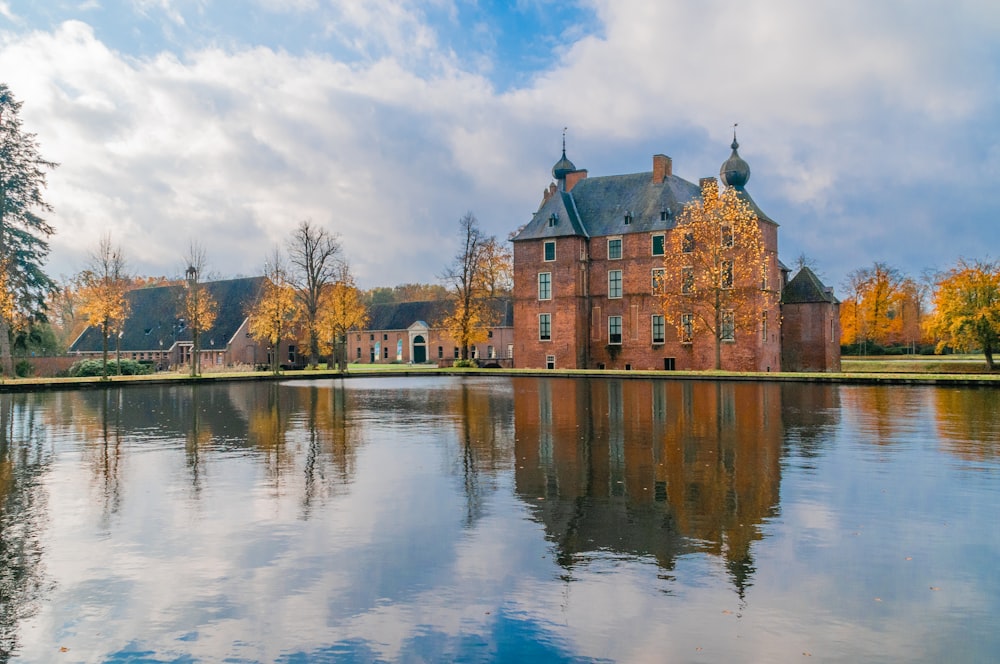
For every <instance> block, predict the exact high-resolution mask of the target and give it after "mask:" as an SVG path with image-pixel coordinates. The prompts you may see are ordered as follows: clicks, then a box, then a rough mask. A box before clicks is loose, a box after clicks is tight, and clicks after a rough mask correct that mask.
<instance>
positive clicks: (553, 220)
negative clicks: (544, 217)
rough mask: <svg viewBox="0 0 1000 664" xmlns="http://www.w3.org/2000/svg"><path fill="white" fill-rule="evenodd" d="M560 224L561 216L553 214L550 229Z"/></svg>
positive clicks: (550, 218) (550, 219)
mask: <svg viewBox="0 0 1000 664" xmlns="http://www.w3.org/2000/svg"><path fill="white" fill-rule="evenodd" d="M558 223H559V215H557V214H556V213H555V212H553V213H552V216H550V217H549V228H552V227H553V226H555V225H556V224H558Z"/></svg>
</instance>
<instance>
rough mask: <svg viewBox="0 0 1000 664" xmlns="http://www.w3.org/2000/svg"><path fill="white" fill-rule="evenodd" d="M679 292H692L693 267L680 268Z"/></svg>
mask: <svg viewBox="0 0 1000 664" xmlns="http://www.w3.org/2000/svg"><path fill="white" fill-rule="evenodd" d="M681 293H683V294H684V295H691V294H692V293H694V268H693V267H685V268H681Z"/></svg>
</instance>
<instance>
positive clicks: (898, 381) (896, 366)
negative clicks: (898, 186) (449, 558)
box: [0, 356, 1000, 392]
mask: <svg viewBox="0 0 1000 664" xmlns="http://www.w3.org/2000/svg"><path fill="white" fill-rule="evenodd" d="M842 365H843V366H842V369H843V371H842V372H841V373H792V372H788V373H781V372H768V373H756V372H732V371H624V370H596V369H555V370H548V369H452V368H444V369H439V368H437V367H435V366H433V365H416V366H412V365H405V364H352V365H350V367H349V369H348V372H347V374H345V375H343V376H341V374H339V373H338V372H336V371H332V370H327V369H326V368H325V367H321V368H319V369H312V370H307V369H303V370H300V371H284V372H282V373H280V374H277V375H275V374H272V373H271V372H269V371H234V372H211V373H206V374H204V375H202V376H199V377H197V378H191V377H190V376H189V375H188V374H187V373H183V372H160V373H157V374H153V375H148V376H112V377H111V378H109V379H108V380H101V379H100V378H18V379H8V380H6V381H4V382H0V392H41V391H48V390H81V389H82V390H86V389H103V388H105V387H117V386H123V385H151V384H152V385H186V384H195V383H198V384H208V383H214V382H241V381H251V382H252V381H272V380H282V381H294V380H323V379H330V378H340V377H344V378H351V377H354V378H357V377H365V376H369V377H370V376H386V377H391V376H413V375H424V376H426V375H449V376H454V375H482V376H546V377H554V376H566V377H580V376H594V377H603V378H609V377H618V378H630V379H635V378H656V379H666V380H702V381H704V380H723V381H767V382H786V383H843V384H854V385H858V384H867V385H952V386H958V385H970V386H982V387H997V388H1000V371H997V372H993V373H992V374H991V373H988V372H987V371H986V362H985V360H983V359H982V358H981V356H948V357H926V358H923V357H912V356H911V357H905V358H899V357H881V358H879V357H866V358H843V360H842Z"/></svg>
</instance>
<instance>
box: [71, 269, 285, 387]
mask: <svg viewBox="0 0 1000 664" xmlns="http://www.w3.org/2000/svg"><path fill="white" fill-rule="evenodd" d="M263 284H264V277H243V278H239V279H225V280H221V281H208V282H203V283H201V284H200V285H201V286H203V287H204V288H205V289H206V290H207V291H208V294H209V295H210V296H211V297H212V299H213V300H214V301H215V302H216V304H217V305H218V310H217V314H216V317H215V324H214V325H212V328H211V329H209V330H207V331H205V332H202V333H201V335H200V343H199V349H198V353H199V356H200V365H201V367H202V368H203V369H208V370H211V369H213V368H222V367H234V366H246V367H259V366H265V365H268V364H269V363H270V361H271V353H273V352H275V351H274V349H273V348H269V347H267V345H266V344H262V343H260V342H257V341H256V340H254V339H253V338H252V337H251V336H250V331H249V321H248V319H247V313H246V312H247V311H248V310H249V308H250V306H251V305H252V304H253V302H254V301H255V300H256V299H257V297H258V295H259V294H260V289H261V287H262V286H263ZM185 288H186V287H185V286H184V285H181V284H175V285H170V286H154V287H150V288H137V289H135V290H132V291H129V292H128V293H126V295H125V298H126V300H127V301H128V304H129V311H130V313H129V316H128V318H127V319H126V320H125V325H124V326H123V327H122V329H121V331H120V333H118V334H116V335H115V336H114V338H112V339H109V340H108V350H109V359H114V358H115V357H116V356H119V357H121V358H122V359H128V360H137V361H139V362H149V363H150V364H152V365H153V366H155V367H156V368H157V370H166V369H174V368H177V367H179V366H182V365H190V363H191V356H192V353H193V350H194V340H193V339H192V335H191V328H189V327H188V326H187V321H185V320H184V316H183V314H182V313H181V306H180V305H181V302H182V301H183V299H184V292H185ZM278 353H279V356H278V362H279V363H280V364H282V365H283V366H291V367H294V366H299V365H301V364H302V358H300V357H299V354H298V350H297V348H296V346H295V342H294V341H291V340H289V341H285V342H282V343H281V344H280V348H279V349H278ZM69 354H70V355H74V356H77V357H79V358H81V359H82V358H95V359H96V358H100V357H101V354H102V340H101V330H100V328H99V327H97V326H94V325H91V326H89V327H87V328H86V329H84V331H83V332H82V333H81V334H80V336H79V337H77V339H76V340H75V341H74V342H73V343H72V344H71V345H70V348H69Z"/></svg>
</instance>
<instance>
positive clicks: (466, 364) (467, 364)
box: [451, 360, 479, 369]
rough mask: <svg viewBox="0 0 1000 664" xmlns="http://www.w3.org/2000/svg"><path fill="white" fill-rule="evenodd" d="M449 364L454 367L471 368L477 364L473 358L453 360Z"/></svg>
mask: <svg viewBox="0 0 1000 664" xmlns="http://www.w3.org/2000/svg"><path fill="white" fill-rule="evenodd" d="M451 366H453V367H455V368H456V369H472V368H475V367H477V366H479V365H478V364H476V361H475V360H455V362H454V363H453V364H452V365H451Z"/></svg>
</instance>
